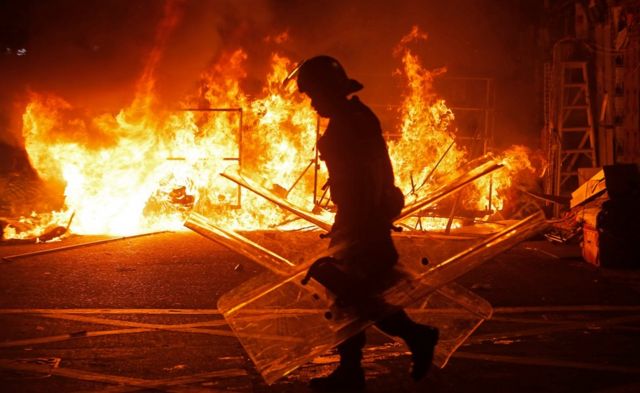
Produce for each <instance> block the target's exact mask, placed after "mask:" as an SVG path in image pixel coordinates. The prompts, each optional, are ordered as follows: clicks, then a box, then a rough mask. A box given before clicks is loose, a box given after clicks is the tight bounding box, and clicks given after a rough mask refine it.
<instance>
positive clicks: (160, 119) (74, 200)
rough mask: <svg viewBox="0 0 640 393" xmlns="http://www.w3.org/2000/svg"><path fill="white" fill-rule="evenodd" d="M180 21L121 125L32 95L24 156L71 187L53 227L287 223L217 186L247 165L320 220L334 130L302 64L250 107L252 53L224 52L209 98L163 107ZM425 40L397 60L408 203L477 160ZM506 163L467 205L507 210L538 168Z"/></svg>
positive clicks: (518, 159) (279, 72)
mask: <svg viewBox="0 0 640 393" xmlns="http://www.w3.org/2000/svg"><path fill="white" fill-rule="evenodd" d="M170 22H171V20H169V21H168V22H167V23H164V24H163V26H161V28H160V29H159V33H158V35H157V37H156V47H155V48H154V50H153V51H152V53H151V55H150V58H149V60H148V62H147V65H146V67H145V69H144V72H143V74H142V76H141V77H140V80H139V82H138V84H137V91H136V94H135V97H134V99H133V102H132V103H131V105H130V106H128V107H126V108H124V109H122V110H121V111H120V112H119V113H118V114H117V115H115V116H113V115H112V114H108V113H107V114H100V115H89V114H86V113H83V112H82V111H79V110H78V109H77V108H73V107H72V106H71V105H70V104H69V103H67V102H66V101H65V100H64V99H63V98H61V97H57V96H55V95H53V94H44V93H32V95H31V99H30V102H29V103H28V105H27V106H26V109H25V111H24V115H23V134H24V139H25V147H26V149H27V151H28V153H29V157H30V159H31V163H32V165H33V166H34V168H35V169H36V170H37V171H38V173H39V174H40V176H41V177H42V178H43V179H44V180H45V181H57V182H62V183H63V184H65V198H66V199H65V208H64V210H63V211H61V212H57V213H56V214H55V215H54V216H52V217H54V220H55V221H57V222H58V223H59V225H62V226H64V225H66V222H67V221H68V220H69V217H70V216H71V214H74V218H73V221H72V222H71V225H70V230H71V231H72V232H74V233H78V234H112V235H127V234H135V233H141V232H144V231H155V230H177V229H180V228H182V223H183V221H184V219H185V217H186V215H187V214H188V213H189V212H190V211H191V210H192V209H194V208H196V209H198V210H199V211H200V213H203V214H205V215H206V216H208V217H210V218H211V220H212V221H214V222H216V223H217V224H220V225H225V226H228V227H231V228H235V229H256V228H267V227H273V226H277V225H279V224H281V223H283V222H285V221H287V218H288V217H287V214H286V213H284V212H283V211H282V210H280V209H278V208H277V207H275V206H273V205H271V204H270V203H269V202H267V201H265V200H263V199H261V198H259V197H257V196H254V195H252V194H251V193H246V192H243V193H242V194H241V198H239V197H240V194H239V192H238V189H237V187H236V186H235V185H233V184H232V183H230V182H229V181H228V180H226V179H224V178H222V177H221V176H219V173H220V172H222V171H224V170H225V168H226V167H228V166H235V167H238V166H239V165H240V166H241V167H242V170H243V171H245V172H248V173H251V174H253V175H254V176H259V177H262V178H263V179H265V183H267V184H269V186H274V187H276V188H280V189H281V190H285V192H286V191H288V192H287V197H288V199H289V200H290V201H291V202H293V203H295V204H298V205H300V206H302V207H305V208H308V209H309V210H312V209H313V208H314V184H318V186H321V185H322V184H323V183H324V181H325V180H326V174H325V171H324V168H322V167H319V174H318V178H317V179H314V170H313V169H314V167H313V166H311V167H309V165H310V163H312V160H313V159H314V157H315V150H314V147H315V142H316V138H317V130H318V127H320V126H322V125H324V123H323V122H320V121H319V119H318V118H317V116H316V114H315V112H314V111H313V110H312V108H311V107H310V105H309V101H308V100H307V99H306V98H305V97H304V96H302V95H300V94H299V93H297V91H296V86H295V83H292V84H288V85H283V84H282V81H283V80H284V79H285V78H286V76H287V73H288V71H289V70H291V69H292V67H293V66H294V65H295V64H293V63H292V62H291V61H290V60H289V59H288V58H286V57H284V56H282V55H279V54H274V55H272V58H271V71H270V73H269V74H268V75H267V77H266V82H265V84H264V88H263V90H262V94H261V95H260V96H258V97H255V96H254V97H252V96H249V95H247V94H246V93H245V92H244V91H243V90H242V88H241V85H242V84H241V82H242V80H243V78H244V77H245V71H244V64H245V62H246V59H247V54H246V52H244V51H243V50H242V49H238V50H236V51H232V52H229V53H226V54H225V55H223V56H221V58H220V59H219V61H218V62H217V63H216V64H214V65H213V66H212V67H210V69H208V70H207V71H206V72H204V73H203V74H202V77H201V85H200V89H199V91H197V92H195V93H194V94H193V95H192V96H190V97H186V98H185V99H184V100H183V102H181V103H180V105H178V106H177V107H174V108H172V109H171V110H167V109H163V108H161V107H160V106H159V105H158V104H157V102H156V99H155V95H154V94H155V92H154V82H155V80H154V71H155V68H156V64H157V62H158V59H159V58H160V55H161V50H160V49H161V47H162V45H163V42H164V39H165V37H166V35H167V34H168V31H170V29H171V26H172V24H171V23H170ZM419 39H426V35H425V34H424V33H422V32H421V31H420V30H419V29H417V28H414V29H413V30H412V31H411V32H410V33H409V34H408V35H407V36H406V37H404V38H403V39H402V40H401V42H400V44H399V45H398V47H397V48H396V51H395V54H396V55H397V56H398V58H399V60H400V62H401V67H400V68H399V69H398V72H397V73H398V74H399V76H400V77H401V78H402V79H403V80H404V81H406V89H405V92H404V95H403V101H402V105H401V107H400V111H399V113H398V116H399V120H398V130H395V131H396V132H395V134H399V135H401V136H400V137H399V138H398V139H394V140H389V141H388V144H389V151H390V154H391V158H392V161H393V164H394V168H395V171H396V175H397V183H398V185H399V186H400V187H401V188H402V189H403V190H404V191H405V193H406V195H408V198H409V199H410V198H413V197H416V198H417V197H419V196H420V195H421V193H424V192H425V191H427V190H428V189H429V188H430V187H432V186H434V185H438V184H441V183H442V182H445V181H447V180H448V179H449V178H450V177H451V176H453V175H455V174H457V173H458V172H459V168H460V166H461V164H462V163H464V162H465V161H468V160H469V159H470V158H472V157H468V156H469V153H468V152H467V150H465V149H464V148H462V147H460V146H459V145H457V144H455V142H454V141H455V137H456V135H455V130H454V129H453V127H452V121H453V120H454V114H453V112H452V111H451V110H450V109H449V108H448V107H447V105H446V103H445V101H444V100H443V99H441V98H439V97H438V96H437V95H436V93H435V91H434V90H433V87H432V83H433V80H434V78H437V77H438V75H439V74H441V73H443V72H444V70H437V71H434V72H430V71H427V70H426V69H425V68H424V67H423V66H422V65H421V63H420V59H419V58H418V56H417V55H416V54H415V53H413V52H412V51H411V50H410V49H409V45H410V43H411V42H412V41H413V40H419ZM321 129H322V127H320V130H321ZM503 157H504V161H505V163H506V167H507V169H506V170H504V169H503V170H501V171H499V172H497V173H494V174H493V175H492V177H491V178H486V179H480V180H479V181H478V182H476V183H475V184H474V185H473V186H472V187H468V190H466V192H465V193H464V198H463V201H462V204H463V205H464V206H465V207H468V208H472V209H476V210H485V211H486V210H488V209H492V210H493V211H500V210H501V209H502V208H503V206H504V202H505V198H506V197H507V193H508V190H509V188H510V187H511V182H512V180H513V179H514V177H515V176H516V175H517V174H518V173H521V172H522V171H531V170H532V167H531V164H530V162H529V161H528V158H527V152H526V151H525V149H524V148H519V147H517V148H514V149H511V150H510V151H508V152H505V153H504V154H503ZM436 166H437V168H436ZM307 167H309V168H310V170H307V171H305V168H307ZM303 173H304V175H303ZM267 179H268V180H267ZM296 182H297V183H296ZM294 184H296V186H295V187H294V188H292V189H291V190H288V189H289V188H290V187H291V186H292V185H294ZM318 188H319V187H318ZM469 188H473V190H469ZM489 198H490V200H489ZM194 206H195V207H194ZM444 222H445V223H446V219H445V220H444ZM43 227H44V225H43V226H41V227H40V228H39V230H42V229H43ZM26 235H27V234H25V233H22V236H26ZM28 235H33V233H30V234H28ZM36 235H37V233H36ZM14 236H20V234H19V233H15V234H14Z"/></svg>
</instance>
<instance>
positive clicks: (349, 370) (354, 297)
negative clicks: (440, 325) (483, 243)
mask: <svg viewBox="0 0 640 393" xmlns="http://www.w3.org/2000/svg"><path fill="white" fill-rule="evenodd" d="M362 87H363V86H362V84H360V83H359V82H358V81H356V80H354V79H349V78H348V77H347V74H346V72H345V71H344V69H343V68H342V66H341V65H340V63H338V61H337V60H335V59H334V58H332V57H329V56H316V57H313V58H311V59H309V60H306V61H305V62H303V63H302V64H301V65H300V66H299V67H298V89H299V91H300V92H302V93H305V94H307V96H309V98H311V105H312V106H313V108H314V109H315V110H316V111H317V112H318V114H319V115H320V116H323V117H328V118H329V119H330V121H329V126H328V127H327V129H326V131H325V133H324V135H323V136H322V137H321V138H320V140H319V141H318V150H319V151H320V157H321V158H322V160H324V161H325V162H326V164H327V168H328V169H329V185H330V186H331V199H332V201H333V202H334V204H335V205H336V207H337V212H336V217H335V221H334V224H333V227H332V229H331V233H330V236H331V246H335V245H341V246H346V247H345V248H344V249H343V250H342V251H340V252H339V253H338V255H334V256H333V258H329V259H330V261H327V260H318V261H316V263H315V264H314V265H315V266H312V267H311V268H310V269H309V274H308V276H313V277H315V278H316V279H319V281H320V282H322V283H323V285H325V286H326V287H327V288H328V289H329V290H330V291H332V292H333V294H334V295H336V297H337V300H336V303H337V304H345V305H348V306H350V307H352V308H353V309H354V310H356V312H358V313H360V316H361V317H364V318H368V319H370V320H373V321H376V326H377V327H378V328H380V329H381V330H382V331H384V332H385V333H387V334H389V335H392V336H398V337H401V338H402V339H403V340H404V341H405V342H406V343H407V345H408V346H409V349H410V350H411V354H412V359H413V367H412V370H411V376H412V378H414V379H416V380H419V379H421V378H423V377H424V376H425V375H426V374H427V371H428V370H429V366H430V364H431V359H432V357H433V348H434V346H435V345H436V342H437V340H438V331H437V329H434V328H432V327H429V326H425V325H420V324H417V323H415V322H413V321H412V320H411V319H409V317H408V316H407V314H406V313H405V312H404V311H403V310H400V309H397V308H390V307H391V306H389V305H387V304H385V303H384V301H382V300H381V299H380V296H377V295H379V294H380V293H382V291H384V290H385V289H386V288H389V287H390V286H391V285H393V283H394V282H395V280H396V278H395V277H397V274H396V270H395V269H394V265H395V264H396V263H397V261H398V253H397V252H396V249H395V247H394V245H393V241H392V239H391V228H392V222H393V220H394V218H395V217H397V216H398V214H399V213H400V210H401V209H402V207H403V204H404V197H403V195H402V192H401V191H400V190H399V189H398V188H397V187H395V185H394V176H393V168H392V166H391V161H390V160H389V153H388V152H387V146H386V143H385V141H384V138H383V137H382V130H381V128H380V122H379V121H378V118H377V117H376V116H375V115H374V114H373V112H372V111H371V110H370V109H369V108H368V107H366V106H365V105H364V104H362V102H360V99H358V97H355V96H354V97H351V98H349V96H350V95H351V94H352V93H354V92H356V91H358V90H360V89H362ZM322 266H324V267H326V269H323V267H322ZM314 270H315V272H316V273H318V274H315V273H314ZM322 270H324V274H321V272H320V271H322ZM319 276H322V277H319ZM345 288H346V289H345ZM338 299H339V300H340V302H338ZM365 340H366V337H365V334H364V332H362V333H359V334H357V335H355V336H353V337H351V338H350V339H348V340H346V341H345V342H343V343H342V344H340V345H339V346H338V352H339V353H340V365H339V366H338V368H337V369H336V370H334V371H333V373H331V374H330V375H329V376H326V377H319V378H313V379H312V380H311V382H310V386H311V388H312V389H316V390H322V391H333V390H340V389H347V390H360V389H363V388H364V386H365V376H364V371H363V369H362V366H361V364H360V362H361V360H362V348H363V347H364V345H365Z"/></svg>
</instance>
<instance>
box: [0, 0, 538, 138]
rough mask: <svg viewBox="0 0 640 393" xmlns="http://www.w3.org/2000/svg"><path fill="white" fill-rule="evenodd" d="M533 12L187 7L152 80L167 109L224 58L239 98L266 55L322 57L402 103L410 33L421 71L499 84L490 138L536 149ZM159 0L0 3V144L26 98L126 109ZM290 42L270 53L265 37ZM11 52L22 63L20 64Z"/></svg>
mask: <svg viewBox="0 0 640 393" xmlns="http://www.w3.org/2000/svg"><path fill="white" fill-rule="evenodd" d="M539 3H540V2H539V1H535V0H526V1H525V0H522V1H496V0H448V1H424V0H423V1H418V0H409V1H386V0H385V1H372V0H368V1H367V0H352V1H343V0H333V1H313V2H312V1H303V0H280V1H276V0H260V1H252V0H211V1H205V0H196V1H186V2H185V3H184V4H183V5H182V6H181V7H180V9H181V10H182V13H183V16H182V19H181V22H180V24H179V26H178V27H177V29H176V30H175V31H174V32H173V34H172V35H171V37H170V39H169V42H168V44H167V47H166V49H165V51H164V55H163V58H162V61H161V63H160V66H159V68H158V89H159V93H160V95H161V98H162V99H163V101H164V102H166V103H170V102H174V101H175V100H177V99H179V98H180V97H182V95H183V94H185V93H186V92H188V91H190V90H192V89H193V87H194V83H195V81H196V80H197V77H198V75H199V73H200V72H201V71H202V70H203V69H204V68H205V67H206V66H207V65H208V64H209V63H210V62H211V61H213V60H215V58H216V57H217V56H218V55H219V54H220V53H221V52H222V51H223V50H225V49H233V48H237V47H240V46H241V47H244V48H245V49H246V50H247V52H248V54H249V64H248V74H249V77H248V79H247V81H246V83H247V88H249V89H250V88H251V87H252V86H258V85H259V84H260V82H261V81H262V79H263V77H264V74H265V70H266V68H265V67H266V64H267V60H268V58H269V54H270V53H271V52H272V51H274V50H276V49H278V50H279V51H281V52H282V53H284V54H286V55H288V56H290V57H291V58H292V59H300V58H304V57H308V56H311V55H314V54H319V53H327V54H331V55H334V56H336V57H337V58H339V59H340V60H341V61H342V62H343V64H344V65H345V68H346V69H347V71H348V72H349V73H350V74H351V75H352V76H353V77H355V78H357V79H359V80H361V81H362V82H363V83H364V84H365V86H366V87H368V89H365V90H364V92H363V93H362V96H363V98H364V99H365V100H367V101H368V102H376V103H385V104H393V103H398V102H399V97H398V95H397V93H398V91H397V82H398V81H397V80H395V79H393V78H392V76H391V74H392V72H393V70H394V69H395V68H397V67H398V65H399V61H398V59H396V58H394V57H393V56H392V55H391V53H392V49H393V47H394V46H395V45H396V44H397V42H398V41H399V39H400V38H401V37H402V36H403V35H404V34H406V33H407V32H409V30H410V29H411V26H413V25H418V26H420V27H421V28H422V29H423V30H424V31H426V32H428V34H429V39H428V41H427V42H425V43H421V44H419V46H418V47H417V51H418V52H419V53H420V54H421V56H422V59H423V61H424V62H425V64H426V65H427V66H428V67H440V66H447V67H448V69H449V74H450V75H473V76H487V77H493V78H495V79H496V83H497V108H496V109H497V119H496V123H497V124H496V131H497V133H501V132H502V133H504V134H508V135H509V138H507V141H506V142H509V143H511V142H516V143H528V142H530V141H534V142H535V138H536V137H537V136H536V132H537V130H538V128H539V125H537V124H536V123H535V122H536V114H537V112H539V110H538V108H537V106H536V105H537V104H536V103H537V98H536V94H537V93H536V90H535V86H534V75H535V70H534V68H533V67H534V65H535V62H534V60H535V59H533V58H532V53H534V50H535V25H536V23H537V18H538V14H539V10H538V7H539V5H538V4H539ZM162 5H163V2H162V1H160V0H136V1H128V0H105V1H100V2H91V1H83V0H58V1H36V0H27V1H25V0H20V1H16V0H4V1H3V2H1V3H0V43H1V47H2V51H1V52H0V85H2V86H3V88H2V89H3V94H2V96H1V97H0V132H1V134H0V141H3V142H8V143H12V144H18V145H19V144H20V137H19V136H18V135H19V133H20V116H19V115H20V113H21V112H22V110H23V109H24V99H25V92H26V91H27V89H31V90H33V91H38V92H55V93H57V94H59V95H61V96H62V97H64V98H65V99H67V100H68V101H70V102H71V103H72V104H74V105H78V106H88V107H91V109H92V110H95V111H96V112H101V111H113V112H115V111H117V110H118V109H119V108H121V107H123V106H125V105H127V104H128V103H129V102H130V100H131V98H132V93H133V84H134V82H135V80H136V78H137V77H139V75H140V72H141V69H142V66H143V64H144V61H145V59H146V56H147V55H148V53H149V50H150V48H151V45H152V43H153V37H154V31H155V28H156V25H157V23H158V21H159V19H160V17H161V14H162ZM282 31H288V32H289V34H290V37H291V39H290V40H289V41H288V42H287V43H285V44H283V45H282V46H281V47H278V48H276V47H275V46H274V44H265V42H264V37H266V36H268V35H273V34H277V33H280V32H282ZM19 49H26V54H24V55H22V56H18V54H17V51H18V50H19Z"/></svg>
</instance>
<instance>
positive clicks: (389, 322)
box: [376, 310, 438, 381]
mask: <svg viewBox="0 0 640 393" xmlns="http://www.w3.org/2000/svg"><path fill="white" fill-rule="evenodd" d="M376 326H377V327H378V328H379V329H380V330H382V331H383V332H384V333H386V334H388V335H390V336H394V337H400V338H402V339H403V340H404V342H405V343H406V344H407V346H408V347H409V350H410V351H411V358H412V360H413V366H412V368H411V377H412V378H413V379H414V380H416V381H417V380H420V379H422V378H424V377H425V376H426V375H427V373H428V372H429V368H430V367H431V362H432V360H433V350H434V348H435V346H436V344H437V342H438V329H436V328H434V327H431V326H427V325H421V324H419V323H416V322H414V321H413V320H412V319H411V318H409V316H408V315H407V313H406V312H405V311H404V310H400V311H398V312H396V313H394V314H391V315H390V316H388V317H386V318H383V319H382V320H380V321H378V322H377V323H376Z"/></svg>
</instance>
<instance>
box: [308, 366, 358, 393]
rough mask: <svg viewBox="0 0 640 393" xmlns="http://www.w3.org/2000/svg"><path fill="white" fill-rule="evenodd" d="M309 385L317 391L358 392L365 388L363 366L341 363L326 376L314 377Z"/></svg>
mask: <svg viewBox="0 0 640 393" xmlns="http://www.w3.org/2000/svg"><path fill="white" fill-rule="evenodd" d="M309 387H310V388H311V389H312V390H315V391H317V392H356V391H361V390H364V388H365V378H364V370H363V369H362V366H360V365H357V366H346V365H343V364H341V365H339V366H338V368H336V369H335V370H333V372H332V373H331V374H329V375H327V376H326V377H318V378H312V379H311V380H310V381H309Z"/></svg>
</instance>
